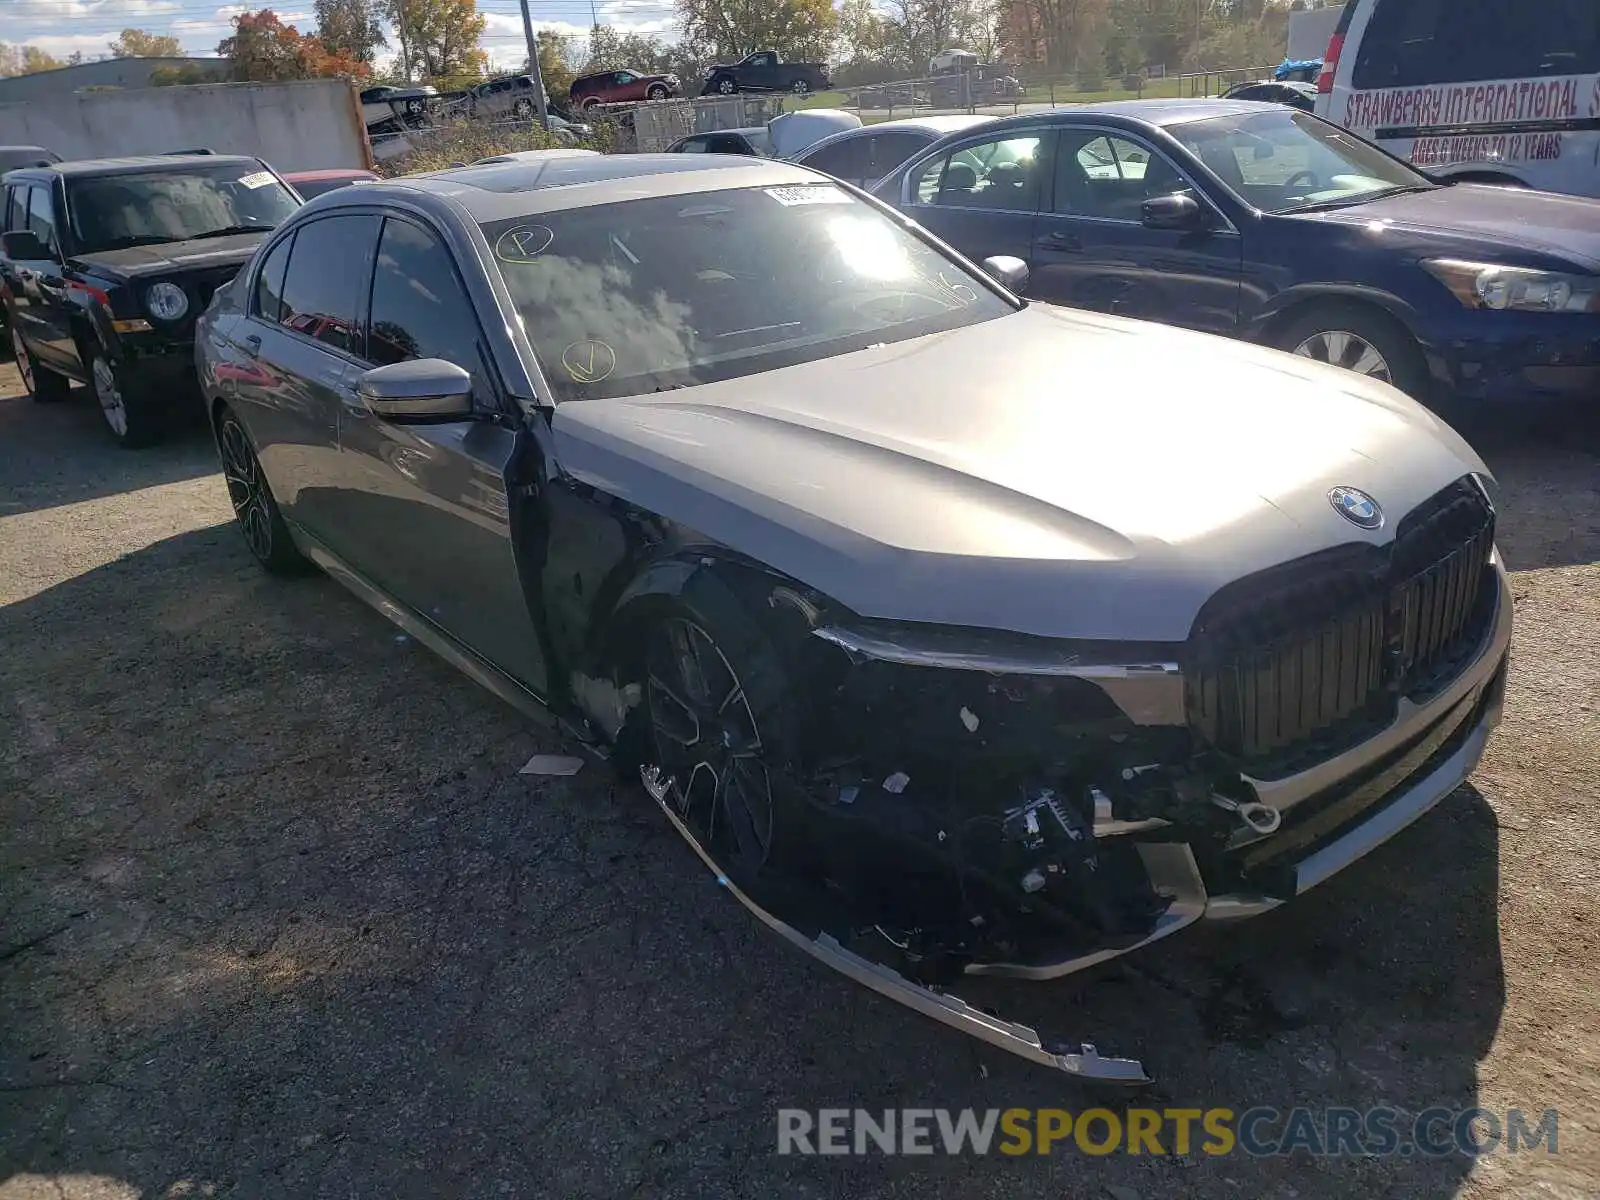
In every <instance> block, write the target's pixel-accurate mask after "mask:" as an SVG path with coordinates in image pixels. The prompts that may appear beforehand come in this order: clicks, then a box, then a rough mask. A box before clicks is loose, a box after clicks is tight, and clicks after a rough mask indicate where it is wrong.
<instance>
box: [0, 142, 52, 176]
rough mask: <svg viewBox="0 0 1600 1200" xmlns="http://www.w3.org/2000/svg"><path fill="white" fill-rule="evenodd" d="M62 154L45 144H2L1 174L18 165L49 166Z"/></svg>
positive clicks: (0, 154) (0, 149) (0, 147)
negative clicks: (45, 146)
mask: <svg viewBox="0 0 1600 1200" xmlns="http://www.w3.org/2000/svg"><path fill="white" fill-rule="evenodd" d="M60 161H61V156H60V155H59V154H57V153H55V151H53V150H46V149H45V148H44V147H43V146H0V175H4V174H5V173H6V172H7V171H11V170H15V169H16V168H17V167H48V166H49V165H50V164H51V163H58V162H60Z"/></svg>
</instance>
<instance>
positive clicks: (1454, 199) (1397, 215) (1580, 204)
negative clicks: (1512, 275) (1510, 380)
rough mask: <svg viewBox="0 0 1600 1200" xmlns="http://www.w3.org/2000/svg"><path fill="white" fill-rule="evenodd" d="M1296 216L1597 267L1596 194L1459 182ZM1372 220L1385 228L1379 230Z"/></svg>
mask: <svg viewBox="0 0 1600 1200" xmlns="http://www.w3.org/2000/svg"><path fill="white" fill-rule="evenodd" d="M1290 215H1291V216H1292V215H1293V214H1290ZM1296 219H1297V220H1308V221H1313V220H1320V221H1328V222H1333V223H1337V224H1346V225H1365V226H1370V227H1373V232H1374V233H1378V234H1381V235H1382V236H1384V237H1389V238H1394V239H1395V240H1396V241H1400V240H1403V239H1404V238H1406V237H1407V235H1410V236H1412V237H1416V236H1421V237H1434V238H1439V239H1441V240H1444V239H1452V240H1454V239H1461V238H1470V239H1472V240H1475V241H1483V242H1492V243H1494V244H1495V246H1497V247H1505V248H1508V249H1516V250H1526V251H1532V252H1534V253H1537V254H1548V255H1552V256H1554V257H1556V258H1560V259H1564V260H1565V261H1567V262H1571V263H1574V264H1576V265H1579V266H1583V267H1587V268H1588V269H1590V270H1597V271H1600V200H1591V199H1588V198H1586V197H1583V196H1563V195H1560V194H1558V193H1555V192H1535V191H1529V190H1527V189H1525V188H1515V187H1494V186H1490V185H1488V184H1477V183H1458V184H1455V185H1454V186H1452V187H1443V188H1436V189H1433V190H1430V191H1426V192H1406V193H1403V194H1401V195H1398V196H1386V197H1384V198H1382V199H1379V200H1370V201H1368V202H1367V203H1365V204H1358V205H1355V206H1353V207H1351V208H1340V209H1334V210H1332V211H1330V212H1325V213H1306V214H1305V215H1304V216H1303V217H1297V218H1296ZM1376 223H1381V224H1382V225H1383V226H1386V228H1382V229H1379V228H1378V227H1377V224H1376ZM1484 254H1485V256H1486V257H1488V256H1492V254H1493V250H1492V249H1489V248H1487V247H1486V248H1485V250H1484Z"/></svg>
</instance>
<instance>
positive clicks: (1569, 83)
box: [1317, 0, 1600, 196]
mask: <svg viewBox="0 0 1600 1200" xmlns="http://www.w3.org/2000/svg"><path fill="white" fill-rule="evenodd" d="M1317 91H1318V92H1319V93H1320V95H1319V97H1318V100H1317V113H1318V114H1319V115H1321V116H1324V117H1327V118H1328V119H1329V120H1331V121H1335V122H1337V123H1338V124H1340V125H1343V126H1344V127H1345V128H1347V129H1351V130H1354V131H1355V132H1356V133H1359V134H1361V135H1362V136H1363V137H1366V138H1370V139H1371V140H1373V141H1375V142H1377V144H1378V145H1380V146H1382V147H1383V148H1384V149H1385V150H1388V151H1389V152H1390V153H1392V154H1396V155H1398V156H1399V157H1401V158H1403V159H1406V160H1407V161H1409V162H1411V163H1412V164H1413V165H1415V166H1416V167H1418V168H1420V169H1422V170H1426V171H1428V172H1430V173H1432V174H1434V175H1439V176H1444V177H1449V178H1453V179H1467V180H1473V181H1475V182H1479V183H1501V184H1518V185H1522V186H1526V187H1534V188H1544V189H1547V190H1549V191H1554V192H1571V193H1574V194H1576V195H1582V196H1600V3H1596V2H1595V0H1539V3H1536V4H1530V3H1528V2H1527V0H1472V3H1470V4H1460V3H1456V2H1455V0H1350V2H1349V3H1347V4H1345V6H1344V9H1343V11H1342V12H1341V13H1340V14H1339V23H1338V26H1337V27H1336V30H1335V32H1334V35H1333V38H1332V40H1331V41H1330V42H1329V44H1328V50H1327V54H1326V55H1325V56H1324V63H1323V69H1322V74H1321V76H1320V77H1319V78H1318V80H1317Z"/></svg>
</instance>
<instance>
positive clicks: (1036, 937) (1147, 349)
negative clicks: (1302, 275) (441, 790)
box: [197, 110, 1512, 1083]
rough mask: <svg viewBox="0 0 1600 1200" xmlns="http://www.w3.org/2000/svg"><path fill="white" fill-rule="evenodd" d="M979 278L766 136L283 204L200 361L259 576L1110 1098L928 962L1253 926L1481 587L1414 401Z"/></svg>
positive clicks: (1396, 796) (1311, 847) (1351, 790)
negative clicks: (311, 591)
mask: <svg viewBox="0 0 1600 1200" xmlns="http://www.w3.org/2000/svg"><path fill="white" fill-rule="evenodd" d="M1281 111H1282V112H1283V114H1284V115H1288V114H1287V110H1281ZM1024 270H1025V268H1024V267H1023V266H1022V264H1021V263H1019V262H1016V261H1015V260H1011V261H995V262H990V263H988V264H987V265H986V268H985V270H979V269H977V268H975V267H974V266H973V265H972V264H971V263H969V262H966V261H963V260H962V259H960V258H959V257H957V256H955V255H953V254H952V253H950V251H949V249H948V248H947V247H946V246H944V245H943V244H942V243H940V242H938V241H937V240H935V239H933V238H931V237H929V236H928V235H927V234H926V233H925V232H924V231H922V230H919V229H917V228H916V227H914V226H913V225H912V224H910V223H907V222H902V221H899V220H896V219H893V218H892V217H891V215H890V214H889V213H887V212H885V211H884V209H883V208H882V207H881V206H879V205H877V204H874V203H872V202H870V201H868V200H865V199H863V198H861V197H858V196H857V195H855V194H854V193H853V192H851V191H850V190H848V189H846V188H844V187H842V186H841V185H839V184H837V183H835V182H833V181H830V180H828V179H827V178H826V177H825V176H822V175H819V174H817V173H815V172H813V171H808V170H806V169H804V168H801V167H797V166H793V165H791V164H787V163H778V162H774V161H771V160H759V159H751V158H744V159H736V158H729V157H716V158H711V157H706V156H696V155H686V154H657V155H608V156H595V157H580V158H568V159H562V160H555V161H550V162H546V163H544V164H542V165H530V164H524V163H511V164H505V165H499V166H489V167H474V168H468V169H465V170H455V171H446V172H441V173H439V174H436V175H423V176H412V177H404V178H400V179H394V180H387V181H385V182H382V183H376V184H372V185H370V186H365V187H362V188H360V189H346V190H344V191H337V192H332V193H330V194H328V195H326V196H323V197H321V198H319V199H317V200H313V201H312V202H311V203H310V204H308V205H306V206H305V207H304V208H302V209H300V211H299V212H298V213H297V214H296V215H295V216H294V217H292V218H291V219H290V220H289V221H288V222H287V223H286V224H285V226H284V227H283V229H282V230H281V231H280V232H279V233H278V234H277V235H275V236H274V237H273V238H272V240H271V241H269V242H268V243H267V244H266V245H264V246H263V247H262V251H261V253H260V254H259V255H258V256H257V258H256V259H255V260H254V261H253V263H252V264H251V266H250V268H249V269H248V270H247V271H245V272H243V273H242V274H241V275H240V276H239V277H238V279H237V280H235V282H234V283H233V284H232V285H231V286H229V287H227V288H225V289H224V290H223V291H222V292H220V293H219V294H218V296H217V300H216V302H215V303H214V304H213V305H212V306H211V308H210V309H208V310H207V312H206V314H205V316H204V317H203V319H202V323H201V330H200V337H199V343H198V346H197V357H198V361H199V366H200V376H201V381H202V386H203V388H204V391H205V395H206V399H207V401H208V404H209V407H210V411H211V414H212V419H213V422H214V429H215V431H216V438H217V442H218V448H219V451H220V456H221V460H222V465H223V474H224V478H225V479H226V481H227V485H228V489H229V494H230V497H231V498H232V501H233V505H234V509H235V512H236V513H237V516H238V519H239V524H240V528H241V531H242V533H243V537H244V542H245V544H246V546H247V547H248V548H249V550H250V552H251V553H252V554H253V555H254V556H255V557H256V558H257V559H258V560H259V561H260V562H261V563H262V564H263V566H265V567H267V568H268V569H271V570H276V571H291V570H293V569H295V568H297V567H300V566H303V565H304V564H305V563H306V562H307V561H308V560H309V561H310V562H311V563H315V564H318V565H320V566H322V567H323V568H324V569H326V570H327V572H328V573H329V574H330V575H332V576H333V578H335V579H336V580H338V581H340V582H341V583H343V584H345V585H346V586H348V587H349V588H351V589H352V590H353V591H354V592H355V593H356V594H357V595H358V596H360V597H362V598H363V599H364V600H366V601H367V602H368V603H370V604H373V605H374V606H376V607H377V608H378V609H379V610H380V611H381V612H382V613H383V614H384V615H385V616H387V617H388V618H389V619H390V620H392V621H394V622H396V623H397V624H398V625H399V626H400V627H401V628H403V629H405V630H406V631H407V632H408V633H410V634H411V635H412V636H413V637H415V638H416V639H417V640H418V641H420V642H422V643H424V644H425V645H427V646H429V647H431V648H432V649H434V650H435V651H437V652H438V653H440V654H442V655H443V656H444V657H445V658H446V659H448V660H449V661H451V662H452V663H454V664H455V665H456V666H458V667H460V668H461V669H463V670H465V671H466V672H468V673H469V674H470V675H471V676H472V677H473V678H474V679H476V680H478V681H479V682H480V683H483V684H485V685H487V686H488V687H490V688H492V689H493V690H494V691H495V692H496V693H497V694H498V695H500V696H501V697H503V698H505V699H506V700H508V701H509V702H511V703H513V704H515V705H517V706H519V707H520V708H522V709H524V710H526V711H528V712H534V713H537V712H542V711H544V710H545V708H546V707H548V708H550V709H554V710H555V712H557V713H558V714H559V715H560V716H561V717H562V718H564V719H565V721H566V724H567V727H568V728H569V729H572V730H575V731H577V732H578V733H579V735H580V736H582V737H585V738H587V739H588V740H589V742H590V744H591V746H592V747H593V748H594V749H595V750H596V752H597V753H600V754H606V755H609V756H610V757H611V758H612V760H613V762H615V763H616V764H617V765H618V766H619V767H621V768H623V769H625V770H627V771H629V772H630V773H636V774H637V777H638V778H639V779H640V780H641V781H642V783H643V784H644V787H645V789H646V791H648V793H649V794H650V796H651V797H652V798H653V799H654V801H655V802H656V804H657V805H658V806H659V807H660V810H661V812H662V815H663V818H664V819H665V820H666V821H668V822H669V823H670V824H671V825H672V827H673V828H674V829H675V830H676V831H677V832H678V833H679V834H680V835H681V836H683V837H684V838H685V839H686V840H687V841H688V842H689V844H690V845H691V847H692V848H693V849H694V851H695V852H696V853H697V854H698V855H699V857H700V858H701V859H702V860H703V861H704V862H705V863H706V864H707V866H709V867H712V868H713V869H714V870H715V872H716V875H717V877H718V879H719V882H721V883H722V884H724V885H726V890H727V893H728V894H730V895H732V896H733V897H735V898H737V899H738V900H739V901H741V902H742V903H744V904H745V905H746V906H748V907H749V908H750V909H751V910H752V912H754V913H755V914H757V915H758V916H759V917H760V918H761V919H762V920H764V921H765V922H766V923H767V924H768V925H769V926H770V927H772V928H773V929H774V930H776V931H777V932H779V933H780V934H781V935H782V936H784V937H785V938H786V939H788V940H789V941H791V942H792V943H794V944H795V945H796V946H797V947H799V948H802V949H804V950H806V951H808V952H809V953H811V954H813V955H815V956H817V957H818V958H819V959H821V960H822V961H824V962H826V963H828V964H829V965H831V966H833V967H835V968H837V969H839V970H841V971H843V972H845V973H847V974H849V975H850V976H851V978H853V979H855V980H856V981H857V982H860V983H862V984H865V985H866V986H868V987H871V988H873V989H875V990H877V991H879V992H880V993H882V994H884V995H886V996H888V997H890V998H892V999H894V1000H896V1001H898V1002H901V1003H904V1004H907V1005H909V1006H911V1007H913V1008H915V1009H917V1010H918V1011H920V1012H922V1013H924V1014H926V1015H928V1016H930V1017H933V1018H934V1019H936V1020H939V1021H942V1022H945V1023H946V1024H948V1025H950V1026H952V1027H954V1028H956V1029H958V1030H961V1031H963V1032H965V1033H968V1034H970V1035H972V1036H974V1037H978V1038H981V1039H983V1040H985V1041H987V1042H991V1043H993V1044H995V1045H997V1046H999V1047H1001V1048H1003V1049H1005V1050H1007V1051H1010V1052H1012V1053H1015V1054H1018V1055H1020V1056H1022V1057H1025V1058H1027V1059H1029V1060H1030V1061H1032V1062H1035V1063H1038V1064H1040V1065H1043V1066H1045V1067H1048V1068H1051V1069H1055V1070H1060V1071H1065V1072H1072V1073H1077V1074H1081V1075H1087V1076H1093V1077H1096V1078H1102V1079H1112V1080H1120V1081H1122V1082H1125V1083H1126V1082H1138V1081H1142V1080H1143V1079H1144V1078H1145V1073H1144V1071H1143V1068H1142V1067H1141V1066H1140V1064H1139V1063H1138V1062H1137V1061H1134V1060H1131V1059H1122V1058H1113V1057H1109V1056H1102V1055H1101V1054H1099V1053H1098V1052H1097V1051H1096V1050H1095V1049H1094V1048H1093V1047H1092V1046H1088V1045H1085V1044H1084V1042H1083V1038H1082V1036H1081V1032H1082V1031H1079V1033H1080V1036H1078V1037H1063V1036H1061V1031H1052V1032H1050V1033H1048V1034H1047V1035H1046V1036H1044V1037H1041V1036H1040V1035H1039V1034H1038V1033H1036V1032H1035V1031H1034V1030H1032V1029H1030V1028H1027V1027H1025V1026H1021V1025H1017V1024H1013V1023H1011V1022H1009V1021H1007V1020H1005V1019H1004V1018H1003V1017H1001V1016H998V1015H996V1014H994V1013H993V1012H992V1010H987V1005H986V1006H985V1008H986V1010H987V1011H986V1010H980V1009H978V1008H976V1007H972V1006H969V1005H968V1004H966V1003H964V1002H962V1001H961V1000H960V999H958V998H956V997H955V996H954V995H953V994H952V993H953V991H954V988H955V985H957V984H958V983H959V982H960V981H961V980H962V979H963V978H965V977H967V976H969V975H987V976H994V977H1000V978H1008V979H1012V980H1024V981H1025V980H1048V979H1054V978H1058V977H1060V976H1064V975H1067V974H1071V973H1073V972H1076V971H1081V970H1084V969H1086V968H1088V967H1092V966H1094V965H1095V964H1098V963H1101V962H1104V961H1105V960H1107V959H1110V958H1113V957H1116V956H1118V955H1121V954H1124V953H1127V952H1129V951H1131V950H1134V949H1136V948H1137V947H1139V946H1142V945H1145V944H1147V943H1150V942H1153V941H1156V940H1158V939H1160V938H1163V937H1166V936H1169V935H1171V934H1172V933H1174V932H1175V931H1177V930H1181V929H1183V928H1185V927H1186V926H1189V925H1192V924H1195V923H1197V922H1199V921H1200V920H1201V919H1202V918H1217V919H1222V918H1240V917H1248V916H1251V915H1254V914H1258V913H1262V912H1266V911H1268V910H1271V909H1273V908H1276V907H1278V906H1279V905H1281V904H1284V903H1286V902H1293V901H1294V900H1295V899H1296V898H1297V897H1299V896H1300V895H1302V894H1303V893H1305V892H1307V891H1309V890H1310V889H1312V888H1315V887H1316V886H1318V885H1319V884H1321V883H1322V882H1324V881H1325V880H1327V879H1328V878H1330V877H1332V876H1333V875H1334V874H1336V873H1338V872H1339V871H1340V870H1342V869H1343V868H1345V867H1346V866H1348V865H1349V864H1350V863H1352V862H1354V861H1356V860H1357V859H1359V858H1360V857H1362V856H1363V855H1365V854H1367V853H1368V852H1370V851H1371V850H1373V849H1374V848H1375V847H1377V846H1378V845H1379V844H1381V843H1382V842H1384V841H1385V840H1386V839H1388V838H1389V837H1391V836H1393V835H1394V834H1395V833H1396V832H1398V831H1400V830H1401V829H1403V828H1405V827H1406V826H1408V825H1410V824H1412V823H1413V822H1415V821H1416V820H1418V819H1419V818H1420V817H1422V816H1423V815H1424V814H1425V813H1427V812H1428V811H1429V810H1431V809H1432V808H1433V807H1434V806H1436V805H1438V804H1439V803H1441V802H1442V801H1444V800H1445V799H1446V798H1447V797H1448V796H1450V795H1451V794H1452V793H1453V792H1455V790H1456V789H1457V788H1458V786H1459V785H1460V784H1461V783H1462V782H1463V781H1464V780H1465V779H1466V778H1467V776H1468V774H1469V773H1470V772H1471V771H1472V769H1473V768H1474V766H1475V765H1476V764H1477V762H1478V759H1479V756H1480V755H1481V754H1482V752H1483V749H1484V746H1485V743H1486V742H1487V740H1488V738H1489V736H1490V733H1491V731H1492V730H1493V729H1494V727H1495V725H1496V723H1497V722H1498V720H1499V716H1500V711H1501V707H1502V699H1503V696H1504V689H1505V678H1506V663H1507V657H1508V652H1509V645H1510V639H1511V626H1512V601H1511V593H1510V589H1509V588H1508V586H1507V583H1506V575H1505V570H1504V568H1503V566H1502V564H1501V562H1500V560H1499V557H1498V555H1497V554H1496V553H1495V550H1494V533H1495V514H1494V510H1493V506H1492V504H1491V503H1490V500H1489V495H1488V491H1487V487H1486V484H1485V478H1486V468H1485V467H1484V465H1483V463H1482V461H1481V460H1480V459H1479V458H1478V456H1477V455H1476V454H1474V453H1473V451H1472V450H1471V449H1470V448H1469V447H1468V446H1467V445H1466V443H1465V442H1463V441H1462V440H1461V438H1460V437H1458V436H1457V435H1456V434H1455V433H1453V432H1452V431H1451V430H1450V429H1449V428H1448V427H1447V426H1445V425H1444V424H1443V423H1442V422H1440V421H1439V420H1438V419H1437V418H1435V417H1433V416H1432V415H1431V414H1429V413H1428V412H1427V411H1425V410H1424V409H1422V408H1421V407H1420V406H1418V405H1416V404H1414V403H1413V402H1411V401H1410V400H1407V399H1406V398H1405V397H1404V396H1402V395H1400V394H1399V393H1398V392H1396V391H1394V390H1393V389H1392V388H1389V387H1387V386H1385V385H1383V384H1382V383H1380V382H1377V381H1375V380H1372V379H1361V378H1358V377H1356V376H1352V375H1348V374H1345V373H1341V372H1337V371H1333V370H1331V369H1329V368H1328V367H1326V366H1323V365H1321V364H1319V363H1314V362H1307V361H1297V360H1294V359H1290V358H1286V357H1284V356H1282V355H1278V354H1273V353H1269V352H1267V351H1263V350H1261V349H1259V348H1257V347H1252V346H1246V345H1243V344H1240V343H1237V342H1229V341H1226V340H1224V339H1221V338H1206V337H1200V336H1197V335H1195V334H1191V333H1187V332H1184V331H1181V330H1175V329H1165V328H1161V327H1159V326H1154V325H1149V324H1143V323H1139V322H1132V321H1120V320H1116V319H1113V318H1109V317H1105V316H1101V315H1098V314H1091V313H1078V312H1072V311H1070V310H1067V309H1062V308H1054V307H1051V306H1047V305H1029V304H1027V303H1025V302H1023V301H1020V300H1018V299H1017V298H1016V297H1015V296H1014V295H1013V294H1012V293H1011V292H1010V291H1009V290H1007V288H1005V287H1004V286H1002V285H1001V284H1000V283H999V282H997V280H999V279H1011V280H1015V281H1020V278H1021V273H1022V272H1023V271H1024ZM774 280H777V281H778V282H779V286H773V281H774ZM308 318H309V319H308ZM1197 497H1198V498H1200V499H1198V500H1197ZM319 632H321V633H324V634H326V633H327V632H328V631H327V630H326V629H323V630H319ZM1286 679H1288V680H1293V681H1295V682H1294V685H1293V686H1292V687H1286V686H1284V685H1283V683H1282V681H1283V680H1286ZM1240 714H1247V716H1245V717H1244V718H1243V719H1241V716H1240ZM367 717H368V719H370V721H371V722H372V723H373V724H374V726H375V727H382V726H383V724H384V712H383V700H382V698H381V697H374V698H373V703H372V706H371V708H370V711H369V712H368V713H367ZM705 894H706V896H707V897H715V896H717V895H720V894H722V893H720V892H718V891H717V889H715V888H707V889H706V890H705ZM645 919H648V918H645ZM1014 986H1026V984H1017V985H1014ZM995 998H997V997H995V995H994V993H992V992H991V993H990V994H989V995H987V996H985V997H984V999H985V1000H990V999H995ZM1058 1007H1059V1006H1058ZM689 1040H690V1041H692V1040H693V1038H690V1039H689Z"/></svg>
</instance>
